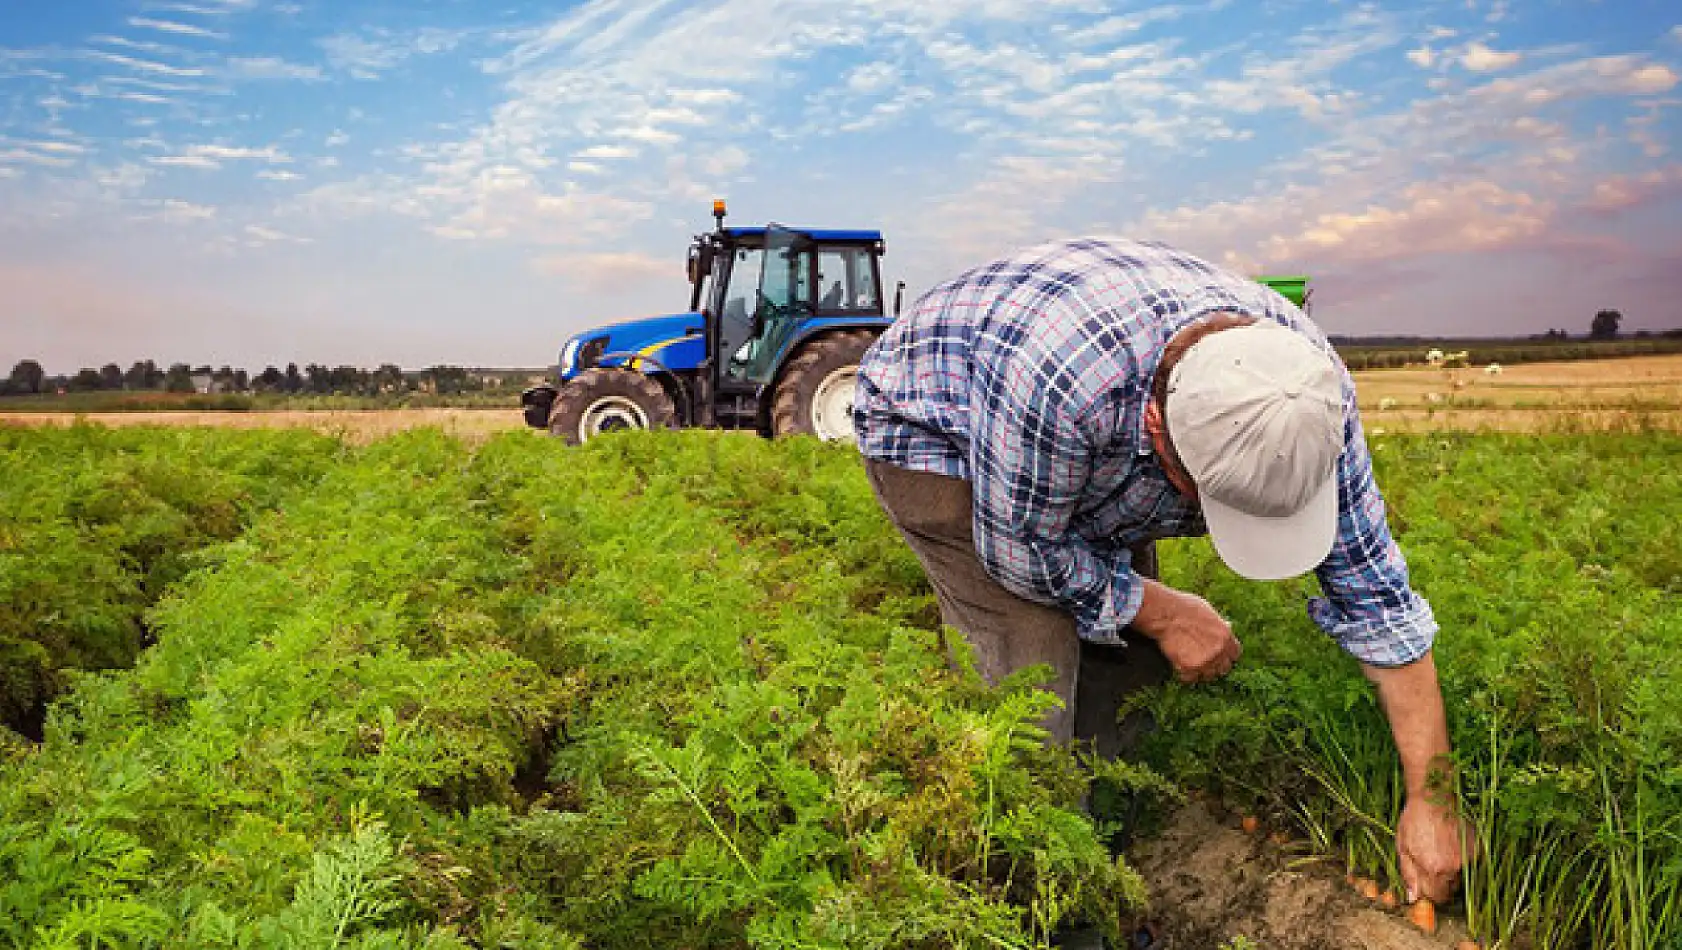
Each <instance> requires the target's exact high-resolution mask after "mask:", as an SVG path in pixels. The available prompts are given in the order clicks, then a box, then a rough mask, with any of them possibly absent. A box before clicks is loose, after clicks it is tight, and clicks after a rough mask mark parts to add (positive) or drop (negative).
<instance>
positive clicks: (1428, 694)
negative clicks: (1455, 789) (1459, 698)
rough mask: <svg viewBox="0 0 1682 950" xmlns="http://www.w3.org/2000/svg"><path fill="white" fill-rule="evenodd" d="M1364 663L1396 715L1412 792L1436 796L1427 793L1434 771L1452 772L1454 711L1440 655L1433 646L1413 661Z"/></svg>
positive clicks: (1390, 714) (1394, 725)
mask: <svg viewBox="0 0 1682 950" xmlns="http://www.w3.org/2000/svg"><path fill="white" fill-rule="evenodd" d="M1363 669H1364V671H1365V672H1366V675H1367V679H1369V680H1371V681H1372V682H1373V684H1374V685H1375V686H1377V687H1378V698H1379V702H1380V703H1382V704H1383V707H1384V715H1385V716H1386V717H1387V718H1388V719H1389V720H1390V732H1391V734H1392V735H1393V736H1394V737H1395V740H1396V751H1397V752H1398V753H1399V754H1400V755H1401V759H1402V775H1403V778H1404V779H1405V780H1406V782H1407V794H1408V798H1410V799H1416V800H1420V801H1423V800H1425V798H1426V797H1430V798H1432V799H1435V798H1436V796H1435V795H1429V796H1428V794H1427V793H1428V792H1430V791H1432V786H1433V783H1434V779H1433V775H1440V776H1446V775H1447V774H1448V773H1447V770H1448V766H1449V761H1448V753H1449V746H1448V717H1447V715H1446V714H1445V713H1444V712H1443V694H1442V687H1441V686H1440V685H1439V684H1438V682H1437V664H1436V661H1435V659H1433V657H1432V654H1431V653H1429V652H1427V653H1426V654H1425V655H1424V656H1423V657H1421V658H1419V659H1418V660H1415V661H1414V662H1413V663H1410V664H1408V665H1407V666H1397V667H1381V666H1371V665H1363Z"/></svg>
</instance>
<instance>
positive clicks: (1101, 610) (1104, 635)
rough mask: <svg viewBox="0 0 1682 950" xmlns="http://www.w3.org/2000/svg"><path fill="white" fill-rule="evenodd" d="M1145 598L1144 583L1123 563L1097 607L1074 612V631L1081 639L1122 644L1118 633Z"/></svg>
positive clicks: (1120, 632)
mask: <svg viewBox="0 0 1682 950" xmlns="http://www.w3.org/2000/svg"><path fill="white" fill-rule="evenodd" d="M1144 599H1145V585H1144V583H1143V582H1142V580H1141V579H1140V577H1139V575H1138V574H1135V573H1134V572H1133V569H1132V567H1131V566H1123V567H1122V568H1121V569H1120V570H1118V571H1116V573H1115V575H1114V576H1113V577H1112V578H1111V580H1110V589H1109V590H1108V591H1107V592H1106V593H1105V596H1104V597H1103V598H1102V603H1101V604H1099V606H1098V609H1097V610H1090V609H1089V610H1083V611H1077V612H1076V613H1075V632H1076V633H1077V634H1079V635H1080V638H1081V639H1082V640H1086V641H1088V642H1091V643H1107V644H1112V645H1114V646H1126V645H1127V640H1126V638H1124V637H1123V636H1122V633H1124V632H1125V631H1126V630H1127V625H1128V624H1130V623H1132V622H1133V618H1134V617H1136V616H1138V615H1139V605H1140V604H1141V603H1142V602H1143V601H1144Z"/></svg>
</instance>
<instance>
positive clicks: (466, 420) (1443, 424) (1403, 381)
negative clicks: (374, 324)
mask: <svg viewBox="0 0 1682 950" xmlns="http://www.w3.org/2000/svg"><path fill="white" fill-rule="evenodd" d="M1356 380H1357V383H1358V385H1359V387H1360V398H1361V408H1362V414H1363V418H1364V421H1365V423H1366V427H1367V430H1368V432H1369V433H1372V432H1374V431H1376V430H1383V431H1389V432H1404V431H1405V432H1414V431H1447V430H1458V431H1467V430H1470V431H1476V430H1479V429H1493V430H1506V431H1526V432H1537V431H1554V430H1565V431H1576V430H1602V429H1625V428H1661V429H1670V430H1682V354H1671V355H1666V356H1636V357H1627V358H1621V359H1607V360H1579V361H1574V362H1562V363H1529V364H1524V365H1520V366H1511V367H1503V368H1502V369H1501V371H1500V372H1499V373H1490V372H1488V371H1487V370H1486V368H1485V367H1482V366H1474V367H1469V368H1465V369H1432V368H1428V367H1423V366H1420V367H1411V368H1408V369H1382V370H1368V371H1365V372H1360V373H1357V374H1356ZM76 419H85V420H87V421H88V422H94V423H98V424H101V425H112V426H119V425H176V426H204V425H215V426H234V427H239V428H256V427H274V426H311V427H314V428H316V429H320V430H322V431H327V432H336V433H341V434H343V435H344V436H345V437H347V438H350V439H352V440H355V441H368V440H372V439H377V438H380V437H382V436H385V435H389V434H390V433H393V432H396V431H398V430H401V429H408V428H414V427H416V426H437V427H440V428H442V429H444V430H445V431H446V432H449V433H451V434H453V435H457V436H459V437H461V438H463V439H465V440H467V441H470V442H476V441H479V440H482V439H484V438H486V437H488V436H490V435H492V434H494V433H497V432H502V431H505V430H508V429H519V428H523V427H524V423H523V422H522V420H521V418H520V411H519V407H518V406H514V405H510V406H509V407H508V408H506V409H374V410H320V411H307V412H306V411H296V410H281V411H273V412H262V411H249V412H106V413H82V414H76V413H49V412H4V411H0V424H3V423H20V424H33V425H53V424H57V425H68V424H69V423H71V422H73V421H75V420H76Z"/></svg>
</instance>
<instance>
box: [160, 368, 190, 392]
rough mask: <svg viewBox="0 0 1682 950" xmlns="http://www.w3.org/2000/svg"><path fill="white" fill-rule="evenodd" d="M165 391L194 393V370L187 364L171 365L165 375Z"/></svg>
mask: <svg viewBox="0 0 1682 950" xmlns="http://www.w3.org/2000/svg"><path fill="white" fill-rule="evenodd" d="M164 389H165V390H167V391H169V392H172V393H190V392H192V391H193V368H192V367H191V366H188V365H187V364H186V363H171V364H170V367H169V371H168V372H166V373H165V374H164Z"/></svg>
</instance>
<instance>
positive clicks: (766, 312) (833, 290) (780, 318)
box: [690, 225, 890, 427]
mask: <svg viewBox="0 0 1682 950" xmlns="http://www.w3.org/2000/svg"><path fill="white" fill-rule="evenodd" d="M884 249H885V247H884V242H883V240H882V235H881V232H879V231H853V230H829V229H796V228H788V227H783V226H780V225H769V226H767V227H751V228H723V227H721V228H720V229H719V230H718V231H717V232H715V233H713V234H708V235H702V236H701V237H699V238H698V239H697V241H696V244H695V245H694V246H693V247H692V249H691V256H690V261H691V267H690V277H691V283H692V287H693V294H692V297H693V299H692V300H691V303H692V309H694V310H696V311H697V312H700V313H702V314H705V315H706V316H707V317H708V318H709V321H708V322H709V325H710V329H711V332H712V333H713V337H712V339H713V345H712V346H711V347H710V348H711V349H712V351H713V352H714V353H716V354H718V366H717V390H716V393H717V396H718V400H717V407H718V408H719V409H721V410H722V411H721V412H720V413H719V415H720V416H721V420H720V421H726V418H727V419H729V420H736V421H745V413H747V412H748V411H749V410H750V409H752V408H754V406H752V405H750V403H752V402H755V401H756V400H750V399H745V398H743V397H750V396H757V395H759V394H761V391H762V390H763V389H764V387H766V386H771V385H773V384H774V383H775V382H776V381H777V379H778V376H779V373H780V371H781V370H782V369H783V367H784V363H785V362H786V361H787V359H788V357H789V356H790V354H791V352H792V351H793V350H794V349H795V348H796V347H798V346H799V345H800V344H801V343H802V342H803V341H805V340H808V339H810V338H812V337H813V336H815V335H819V334H823V333H826V332H832V331H834V330H837V329H841V328H845V327H855V328H868V329H871V330H875V331H879V330H880V329H881V328H882V327H885V326H886V325H887V324H888V323H889V322H890V318H889V317H888V315H887V313H886V310H885V307H884V302H883V295H882V274H881V258H882V254H883V252H884ZM732 427H734V426H732Z"/></svg>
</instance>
